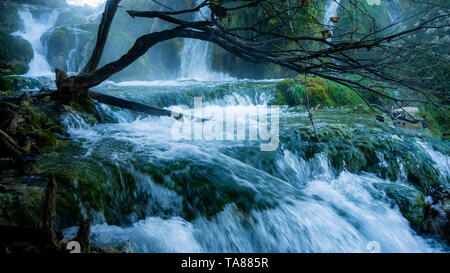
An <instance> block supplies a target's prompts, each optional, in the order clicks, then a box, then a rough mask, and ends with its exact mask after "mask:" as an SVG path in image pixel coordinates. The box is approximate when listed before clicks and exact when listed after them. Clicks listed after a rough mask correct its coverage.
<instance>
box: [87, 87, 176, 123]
mask: <svg viewBox="0 0 450 273" xmlns="http://www.w3.org/2000/svg"><path fill="white" fill-rule="evenodd" d="M88 94H89V96H90V97H91V98H93V99H95V100H97V101H98V102H101V103H105V104H108V105H112V106H117V107H121V108H125V109H129V110H133V111H137V112H142V113H146V114H149V115H152V116H167V117H175V118H181V117H182V116H183V115H182V114H181V113H177V112H173V111H170V110H167V109H163V108H158V107H155V106H151V105H146V104H143V103H139V102H134V101H129V100H126V99H121V98H117V97H113V96H109V95H105V94H102V93H98V92H94V91H89V92H88Z"/></svg>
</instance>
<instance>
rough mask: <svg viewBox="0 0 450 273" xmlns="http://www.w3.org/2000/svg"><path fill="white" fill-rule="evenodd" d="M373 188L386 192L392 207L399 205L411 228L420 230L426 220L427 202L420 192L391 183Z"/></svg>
mask: <svg viewBox="0 0 450 273" xmlns="http://www.w3.org/2000/svg"><path fill="white" fill-rule="evenodd" d="M373 186H374V187H375V188H376V189H378V190H382V191H384V192H385V194H386V196H387V197H388V198H389V199H390V201H391V204H392V205H397V206H398V208H399V209H400V212H401V213H402V215H403V216H404V217H405V218H406V219H407V220H408V221H409V222H410V224H411V227H412V228H414V229H416V230H417V229H419V228H420V227H421V225H422V223H423V221H424V219H425V209H426V205H427V202H426V201H425V196H424V195H423V194H422V193H421V192H420V191H418V190H416V189H413V188H411V187H408V186H404V185H400V184H391V183H374V184H373Z"/></svg>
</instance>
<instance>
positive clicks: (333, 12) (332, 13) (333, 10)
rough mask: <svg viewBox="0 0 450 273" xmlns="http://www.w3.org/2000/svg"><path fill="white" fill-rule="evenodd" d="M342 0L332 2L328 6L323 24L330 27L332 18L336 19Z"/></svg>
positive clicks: (332, 0) (331, 0)
mask: <svg viewBox="0 0 450 273" xmlns="http://www.w3.org/2000/svg"><path fill="white" fill-rule="evenodd" d="M340 3H341V0H330V1H329V2H328V4H327V6H326V11H325V18H324V22H323V24H324V25H326V26H330V23H331V22H330V17H336V16H337V12H338V8H339V5H340Z"/></svg>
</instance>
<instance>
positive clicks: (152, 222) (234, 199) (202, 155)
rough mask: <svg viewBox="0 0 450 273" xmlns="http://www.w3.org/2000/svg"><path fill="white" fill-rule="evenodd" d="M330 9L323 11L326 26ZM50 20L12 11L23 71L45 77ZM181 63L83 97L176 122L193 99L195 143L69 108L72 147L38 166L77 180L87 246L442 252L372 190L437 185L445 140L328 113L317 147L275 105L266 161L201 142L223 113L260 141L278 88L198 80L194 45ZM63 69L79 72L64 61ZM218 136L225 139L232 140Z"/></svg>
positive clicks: (443, 169)
mask: <svg viewBox="0 0 450 273" xmlns="http://www.w3.org/2000/svg"><path fill="white" fill-rule="evenodd" d="M338 3H339V1H332V2H330V7H329V8H328V10H327V13H326V17H325V20H327V18H329V17H332V16H335V14H336V11H337V8H338ZM57 14H58V13H57V12H52V13H51V15H50V16H48V17H47V18H48V19H47V21H46V22H38V21H36V20H35V19H33V17H32V16H31V13H30V12H29V11H21V13H20V16H21V18H22V20H23V21H24V24H25V31H24V32H23V33H18V35H20V36H22V37H24V38H25V39H27V40H29V41H30V42H31V43H32V45H33V50H34V52H35V57H34V59H33V61H32V62H31V64H30V67H31V69H30V72H29V75H32V76H37V75H43V74H51V68H50V66H49V65H48V63H47V61H46V60H45V58H44V57H43V55H45V54H44V53H45V52H44V48H43V45H42V43H41V41H40V37H41V36H42V34H43V33H44V32H45V31H47V30H48V29H50V28H51V27H52V26H53V25H54V23H55V21H56V17H57ZM202 14H203V15H202V16H208V15H207V11H203V10H202ZM199 16H200V15H199ZM195 19H196V20H200V19H201V18H200V17H197V18H195ZM71 53H74V52H71ZM180 56H181V67H180V70H181V76H180V79H179V80H172V81H153V82H147V81H141V82H138V81H135V82H121V83H114V82H105V83H103V84H102V85H100V86H98V87H96V88H94V89H95V90H96V91H100V92H104V93H107V94H111V95H114V96H119V97H124V98H128V99H131V100H134V101H139V102H142V103H147V104H151V105H157V106H160V107H165V108H168V109H175V110H177V111H184V112H187V113H190V110H192V109H193V107H194V104H195V103H194V97H201V98H202V106H203V108H202V111H203V115H204V116H203V117H206V118H207V119H206V120H205V121H203V122H198V120H197V121H196V122H193V123H189V122H188V121H187V123H186V124H187V126H190V125H192V126H202V127H201V128H203V130H204V131H203V134H202V137H203V139H196V140H189V139H179V138H177V137H174V133H173V132H174V128H175V127H176V126H178V125H179V123H178V122H180V121H176V120H175V119H173V118H169V117H149V116H145V115H140V114H137V113H133V112H130V111H127V110H122V109H118V108H114V107H109V106H106V105H103V104H97V105H96V108H97V110H98V112H99V113H100V115H101V116H102V118H103V121H104V122H102V123H98V124H90V125H89V124H88V122H86V121H85V120H84V119H82V117H80V116H79V115H78V114H76V113H74V112H68V113H67V114H66V116H65V117H64V125H65V126H66V128H67V130H68V132H69V133H70V135H71V137H72V139H73V143H72V144H71V145H69V146H68V147H64V148H63V150H62V151H61V152H60V153H58V155H56V156H52V157H48V158H47V157H44V158H43V159H42V160H40V162H39V164H42V165H43V166H44V167H45V166H56V167H57V168H63V169H64V170H65V171H67V170H70V172H73V173H75V174H76V175H77V177H78V178H79V179H76V180H73V181H72V183H73V187H74V188H75V189H76V191H75V192H74V198H75V199H76V200H78V201H79V207H80V209H81V210H82V212H83V214H84V215H85V216H89V217H90V218H92V219H93V220H94V223H93V226H92V230H91V235H92V240H93V241H94V242H95V243H98V244H120V243H123V242H126V241H131V242H132V243H133V245H134V246H135V250H136V251H138V252H228V251H231V252H368V251H372V250H373V248H372V246H373V245H375V246H376V248H375V250H376V251H382V252H439V251H446V246H443V245H441V243H440V242H439V241H438V240H436V238H434V237H424V236H420V235H418V234H417V233H416V232H415V231H414V229H413V228H412V227H411V224H410V222H409V221H408V220H407V219H406V218H405V216H404V215H403V214H402V212H401V211H400V207H399V206H398V205H396V204H395V203H393V202H392V199H391V197H390V196H388V194H387V191H386V190H385V189H391V188H394V189H397V188H399V189H401V191H404V192H413V193H415V192H417V188H420V187H422V186H423V185H421V184H417V181H416V183H414V181H411V180H410V179H409V178H408V177H410V176H408V174H411V173H413V172H418V171H417V169H419V170H420V171H421V170H422V168H427V170H429V171H428V172H427V173H431V174H432V177H431V178H430V179H431V180H433V181H438V182H439V183H441V184H442V185H444V186H446V187H448V185H449V177H450V171H449V170H450V168H449V156H448V154H449V147H448V143H447V142H439V141H436V140H434V139H433V138H429V137H428V138H427V137H423V136H420V135H417V134H415V133H414V132H408V131H402V130H399V129H396V128H394V127H392V126H389V125H385V124H380V123H378V122H377V121H376V120H375V119H374V118H373V117H369V116H364V115H359V114H351V113H349V109H341V108H338V109H333V108H330V109H320V110H318V111H317V112H316V113H315V121H316V126H317V129H318V130H319V131H321V132H326V133H324V137H323V139H321V142H320V143H319V144H317V143H315V142H314V140H313V138H312V137H310V136H311V134H312V131H311V126H310V123H309V119H308V117H307V114H306V111H305V110H304V109H302V108H287V107H280V108H279V112H278V116H279V135H277V138H278V137H279V143H278V142H277V144H278V146H277V148H276V149H274V150H272V151H261V142H264V141H263V140H262V139H258V138H257V139H251V138H243V139H240V140H220V139H214V138H211V136H213V135H214V134H213V133H211V132H212V130H211V129H212V128H214V129H216V128H219V127H221V126H222V125H224V122H223V121H224V120H223V116H224V115H225V116H227V115H230V116H233V117H235V122H236V128H242V127H244V128H245V127H246V126H248V128H257V129H258V130H259V131H257V132H261V130H262V129H263V127H262V126H263V125H264V123H260V121H261V119H260V118H261V117H260V116H258V115H256V114H255V113H259V111H261V109H264V108H265V107H268V108H270V105H271V104H272V103H273V102H274V98H275V87H276V83H277V81H276V80H264V81H249V80H236V79H230V78H229V77H227V76H226V75H223V74H220V73H214V72H211V71H210V69H209V58H210V46H209V45H208V44H207V43H205V42H202V41H195V40H189V39H187V40H186V41H185V43H184V46H183V48H182V51H181V53H180ZM67 66H68V67H69V70H72V69H74V70H76V69H77V67H78V66H79V64H77V63H76V62H75V61H74V59H72V58H69V59H68V62H67ZM270 109H272V108H270ZM233 124H234V123H233ZM271 124H272V125H274V123H271ZM272 125H271V126H272ZM187 128H189V127H187ZM206 128H209V131H208V130H207V129H206ZM231 128H233V129H232V131H227V132H226V133H227V134H231V136H232V137H234V135H235V131H234V127H233V126H232V127H231ZM272 128H273V127H272ZM248 130H249V131H250V129H248ZM208 132H210V135H208ZM194 134H195V133H194ZM188 135H191V134H188ZM222 135H223V134H222ZM244 135H246V134H244ZM360 151H364V152H360ZM367 151H369V152H370V151H376V153H375V152H374V153H373V156H367V155H365V153H368V152H367ZM358 164H361V166H359V165H358ZM421 164H422V165H421ZM355 165H357V166H355ZM367 166H368V167H367ZM415 168H416V169H415ZM420 171H419V172H420ZM76 231H77V227H73V228H68V229H65V230H64V235H65V237H66V238H73V237H74V236H75V234H76Z"/></svg>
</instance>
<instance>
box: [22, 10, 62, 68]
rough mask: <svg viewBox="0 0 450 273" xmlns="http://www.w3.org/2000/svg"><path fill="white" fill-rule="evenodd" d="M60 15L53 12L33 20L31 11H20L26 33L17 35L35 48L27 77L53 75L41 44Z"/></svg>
mask: <svg viewBox="0 0 450 273" xmlns="http://www.w3.org/2000/svg"><path fill="white" fill-rule="evenodd" d="M58 15H59V13H58V12H57V11H56V10H53V11H52V12H51V13H50V14H47V15H46V16H42V18H39V19H37V18H33V15H32V14H31V12H30V11H29V10H27V9H26V10H20V11H19V17H20V19H21V20H22V21H23V25H24V29H25V30H24V31H23V32H22V31H19V32H16V33H15V35H18V36H20V37H22V38H23V39H25V40H27V41H29V42H30V43H31V46H32V47H33V52H34V57H33V59H32V60H31V62H30V64H29V66H30V70H29V71H28V73H27V76H32V77H36V76H49V75H53V71H52V68H51V66H50V65H49V64H48V62H47V60H46V58H45V55H46V48H45V46H44V44H43V43H42V42H41V37H42V35H43V34H44V33H46V32H47V31H48V30H50V29H51V28H52V27H53V26H54V25H55V23H56V20H57V19H58Z"/></svg>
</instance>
